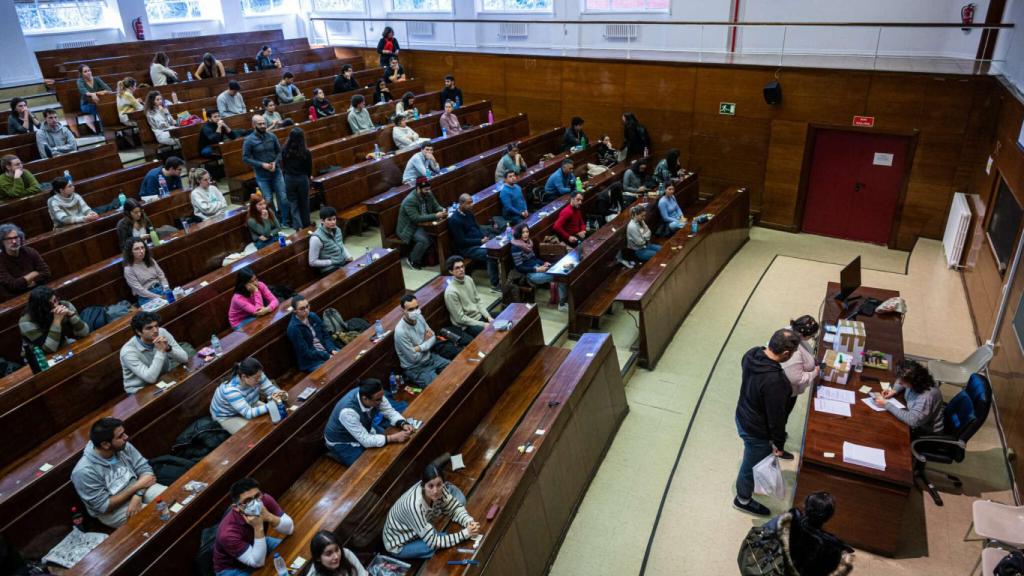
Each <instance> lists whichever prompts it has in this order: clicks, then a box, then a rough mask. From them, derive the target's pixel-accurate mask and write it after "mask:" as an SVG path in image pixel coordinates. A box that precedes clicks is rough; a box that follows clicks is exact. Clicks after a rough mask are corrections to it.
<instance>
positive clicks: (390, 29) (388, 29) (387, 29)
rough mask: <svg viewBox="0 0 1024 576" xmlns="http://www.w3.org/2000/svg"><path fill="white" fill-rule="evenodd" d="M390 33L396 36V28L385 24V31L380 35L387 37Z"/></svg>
mask: <svg viewBox="0 0 1024 576" xmlns="http://www.w3.org/2000/svg"><path fill="white" fill-rule="evenodd" d="M388 34H391V35H392V36H394V35H395V29H394V28H392V27H391V26H385V27H384V31H383V32H381V34H380V37H381V38H385V39H386V38H387V37H388Z"/></svg>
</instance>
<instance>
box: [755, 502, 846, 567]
mask: <svg viewBox="0 0 1024 576" xmlns="http://www.w3.org/2000/svg"><path fill="white" fill-rule="evenodd" d="M835 508H836V504H835V500H833V498H832V495H831V494H829V493H828V492H811V493H810V494H808V495H807V497H806V498H804V509H803V510H802V511H801V510H800V509H799V508H797V507H796V506H794V507H793V508H790V510H789V512H785V513H783V514H780V515H779V516H776V517H775V518H772V519H771V520H769V521H768V522H767V523H765V525H764V528H765V529H766V530H767V531H769V532H776V533H777V534H778V538H779V540H780V541H781V542H782V549H783V552H784V553H785V555H786V557H787V558H788V559H789V560H790V562H792V567H793V569H794V571H795V572H794V573H795V574H800V575H801V576H818V575H821V576H846V575H847V574H850V573H851V572H853V560H854V550H853V548H850V547H849V546H847V545H846V543H845V542H843V541H842V540H840V539H839V538H838V537H837V536H835V535H833V534H831V533H829V532H826V531H825V529H824V526H825V523H826V522H828V521H829V520H830V519H831V518H832V515H833V514H834V513H835Z"/></svg>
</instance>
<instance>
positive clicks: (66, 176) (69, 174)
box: [64, 170, 72, 184]
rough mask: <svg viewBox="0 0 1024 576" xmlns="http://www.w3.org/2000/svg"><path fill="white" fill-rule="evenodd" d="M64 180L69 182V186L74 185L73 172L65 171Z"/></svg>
mask: <svg viewBox="0 0 1024 576" xmlns="http://www.w3.org/2000/svg"><path fill="white" fill-rule="evenodd" d="M64 179H65V180H67V181H68V184H71V183H72V182H71V171H70V170H65V171H64Z"/></svg>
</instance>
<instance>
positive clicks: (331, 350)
mask: <svg viewBox="0 0 1024 576" xmlns="http://www.w3.org/2000/svg"><path fill="white" fill-rule="evenodd" d="M287 335H288V341H289V342H291V344H292V349H293V350H294V351H295V358H296V359H297V360H298V365H299V370H302V371H303V372H312V371H314V370H316V369H317V368H319V367H320V366H321V365H322V364H323V363H324V362H326V361H328V360H330V358H331V356H334V355H335V354H337V353H338V350H340V348H338V345H337V344H335V343H334V340H333V339H331V335H330V334H328V333H327V330H326V329H325V328H324V323H323V320H321V319H320V317H319V316H317V315H316V314H315V313H314V312H313V311H312V310H311V309H310V307H309V300H307V299H306V297H305V296H303V295H302V294H296V295H295V296H292V317H291V319H290V320H289V321H288V331H287Z"/></svg>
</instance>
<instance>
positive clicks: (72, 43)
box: [57, 39, 96, 50]
mask: <svg viewBox="0 0 1024 576" xmlns="http://www.w3.org/2000/svg"><path fill="white" fill-rule="evenodd" d="M95 45H96V40H93V39H89V40H69V41H67V42H58V43H57V49H58V50H63V49H65V48H85V47H86V46H95Z"/></svg>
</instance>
